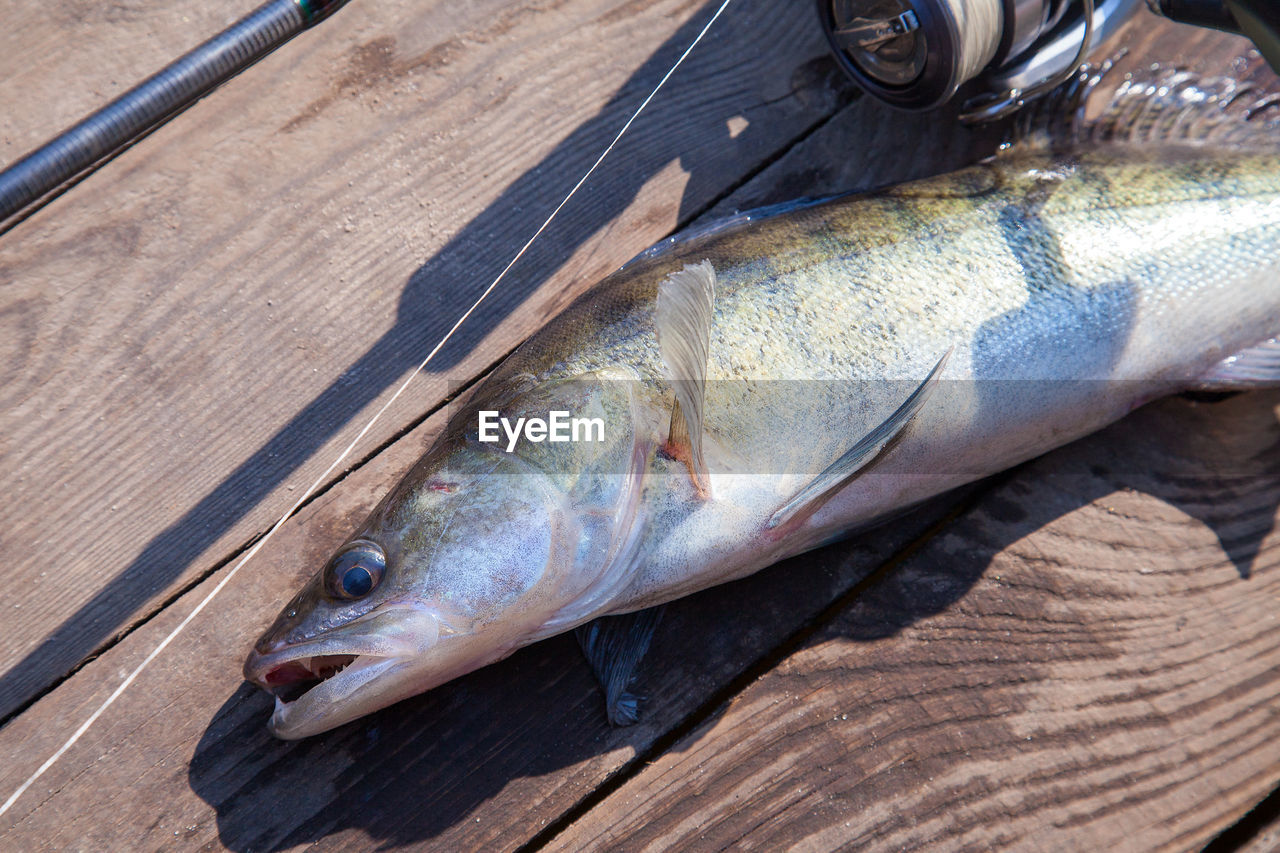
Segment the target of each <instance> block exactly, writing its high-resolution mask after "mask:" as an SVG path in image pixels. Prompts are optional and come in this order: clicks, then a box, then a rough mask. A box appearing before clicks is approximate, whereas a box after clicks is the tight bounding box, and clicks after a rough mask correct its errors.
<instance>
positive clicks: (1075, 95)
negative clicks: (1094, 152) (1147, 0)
mask: <svg viewBox="0 0 1280 853" xmlns="http://www.w3.org/2000/svg"><path fill="white" fill-rule="evenodd" d="M1114 65H1115V60H1114V59H1109V60H1107V61H1106V62H1103V63H1102V64H1101V65H1097V66H1092V65H1085V66H1082V67H1081V68H1080V70H1079V71H1078V72H1076V74H1075V75H1074V76H1073V77H1072V78H1071V79H1070V80H1069V81H1067V82H1066V83H1064V84H1063V85H1061V86H1059V87H1058V88H1057V89H1055V90H1054V91H1053V92H1051V93H1050V94H1048V95H1046V96H1045V97H1044V98H1042V99H1041V100H1039V101H1036V102H1035V103H1033V104H1031V105H1029V106H1028V107H1027V108H1026V109H1025V110H1023V111H1022V113H1021V114H1020V115H1019V116H1018V121H1017V123H1016V125H1015V128H1014V134H1013V138H1012V139H1011V140H1010V141H1009V142H1007V143H1006V144H1005V145H1004V146H1003V148H1002V149H1001V151H1002V152H1010V153H1016V152H1024V151H1028V150H1036V149H1042V150H1046V149H1047V150H1055V151H1056V150H1064V149H1075V148H1092V147H1096V146H1098V145H1146V146H1150V145H1159V144H1172V145H1186V146H1206V145H1211V146H1223V147H1234V148H1246V149H1259V150H1266V151H1277V152H1280V137H1278V136H1277V132H1278V129H1280V108H1278V107H1280V92H1277V91H1274V90H1272V89H1267V88H1262V87H1259V86H1257V85H1255V84H1254V83H1251V82H1247V81H1241V80H1237V79H1235V78H1232V77H1206V76H1202V75H1199V74H1196V73H1195V72H1192V71H1187V70H1185V69H1181V68H1165V67H1161V66H1160V65H1151V66H1150V67H1149V68H1147V69H1145V70H1144V71H1142V72H1139V73H1135V74H1128V75H1126V76H1125V77H1124V79H1123V80H1121V81H1119V84H1118V85H1117V86H1116V87H1115V90H1114V91H1113V92H1112V93H1111V95H1110V96H1109V97H1108V99H1107V101H1106V103H1105V104H1103V106H1102V108H1101V111H1099V112H1098V114H1097V115H1096V116H1095V117H1093V118H1089V117H1088V116H1087V115H1086V107H1087V106H1088V101H1089V98H1090V96H1091V95H1092V94H1093V92H1094V91H1095V90H1096V89H1097V88H1098V86H1099V84H1101V83H1102V82H1103V81H1104V80H1105V81H1107V82H1109V81H1110V78H1109V77H1108V75H1109V74H1110V73H1111V72H1112V70H1113V68H1114Z"/></svg>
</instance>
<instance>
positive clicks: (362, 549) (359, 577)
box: [324, 541, 387, 599]
mask: <svg viewBox="0 0 1280 853" xmlns="http://www.w3.org/2000/svg"><path fill="white" fill-rule="evenodd" d="M386 568H387V558H386V556H385V555H384V554H383V553H382V549H381V548H380V547H378V545H377V544H375V543H373V542H365V541H359V542H353V543H351V545H349V546H347V547H346V548H345V549H344V550H343V551H341V552H340V553H338V554H337V555H336V556H334V558H333V559H332V560H330V561H329V565H328V566H327V567H326V568H325V573H324V585H325V589H326V590H327V591H328V592H329V594H330V595H331V596H333V597H334V598H345V599H355V598H364V597H365V596H366V595H368V594H369V593H370V592H372V591H373V588H374V587H376V586H377V585H378V582H379V581H381V580H382V573H383V572H384V571H385V570H386Z"/></svg>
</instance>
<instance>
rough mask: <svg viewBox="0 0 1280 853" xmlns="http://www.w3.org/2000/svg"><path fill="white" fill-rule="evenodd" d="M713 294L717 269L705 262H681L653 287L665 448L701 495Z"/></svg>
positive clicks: (704, 490) (705, 489)
mask: <svg viewBox="0 0 1280 853" xmlns="http://www.w3.org/2000/svg"><path fill="white" fill-rule="evenodd" d="M715 292H716V271H715V268H714V267H712V266H711V262H710V261H703V262H702V263H700V264H686V265H685V267H684V269H682V270H679V271H678V272H673V273H672V274H671V275H669V276H667V277H666V279H664V280H663V282H662V283H661V284H659V285H658V303H657V307H656V309H655V311H654V325H655V326H656V327H657V330H658V350H659V352H660V353H661V354H662V362H663V364H664V365H666V368H667V378H668V379H670V380H671V385H672V387H673V389H674V390H675V395H676V400H675V404H674V405H673V406H672V407H671V426H670V429H669V431H668V435H667V446H666V450H667V452H668V453H669V454H670V455H671V456H673V457H674V458H676V459H679V460H681V461H682V462H684V463H685V464H686V465H688V466H689V476H690V477H691V478H692V479H693V485H694V488H696V489H697V490H698V493H699V494H701V495H703V496H706V495H707V494H709V493H710V488H711V481H710V479H709V478H708V476H707V463H706V460H705V459H704V458H703V455H702V427H703V422H702V416H703V408H704V403H705V397H706V390H707V356H708V352H709V350H710V347H711V318H712V315H713V313H714V311H715V299H716V297H715Z"/></svg>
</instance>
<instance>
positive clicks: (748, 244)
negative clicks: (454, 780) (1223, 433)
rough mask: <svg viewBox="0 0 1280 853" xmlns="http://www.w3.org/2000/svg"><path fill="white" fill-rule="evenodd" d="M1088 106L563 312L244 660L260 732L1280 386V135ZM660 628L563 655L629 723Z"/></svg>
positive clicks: (338, 713) (1127, 87)
mask: <svg viewBox="0 0 1280 853" xmlns="http://www.w3.org/2000/svg"><path fill="white" fill-rule="evenodd" d="M1097 79H1098V77H1097V75H1091V74H1087V73H1084V72H1082V73H1081V75H1080V76H1079V77H1078V78H1077V79H1076V80H1075V82H1074V83H1073V84H1072V85H1071V86H1070V87H1068V89H1067V90H1065V91H1063V92H1060V93H1059V94H1058V95H1057V96H1056V97H1055V98H1054V100H1053V101H1052V103H1050V104H1049V105H1047V106H1045V107H1043V108H1042V109H1041V110H1040V115H1039V116H1037V117H1036V118H1035V120H1034V121H1029V122H1028V125H1029V126H1028V127H1027V128H1024V133H1023V136H1022V138H1021V139H1020V140H1019V141H1018V142H1016V143H1015V144H1013V145H1012V146H1011V147H1010V149H1009V150H1008V151H1006V152H1004V153H1002V154H1001V155H1000V156H997V157H995V158H993V159H991V160H990V161H987V162H984V163H981V164H979V165H976V166H973V167H971V168H967V169H964V170H961V171H959V172H955V173H953V174H949V175H945V176H942V177H938V178H932V179H928V180H922V181H917V182H914V183H910V184H905V185H902V186H898V187H894V188H890V189H886V190H882V191H879V192H874V193H870V194H865V195H860V196H854V197H844V198H840V199H836V200H832V201H827V202H823V203H812V204H802V205H791V206H789V207H788V208H787V209H786V210H785V211H783V212H780V213H775V214H774V215H768V216H761V215H758V214H757V215H748V216H744V217H739V218H738V219H736V220H733V221H730V222H729V223H726V224H722V225H719V226H716V227H713V228H711V229H709V230H705V231H703V232H702V233H699V234H695V235H691V236H688V237H686V238H684V239H680V240H678V241H668V243H665V244H660V245H659V246H658V247H655V248H654V249H651V250H649V251H648V252H646V253H644V254H643V255H641V256H640V257H639V258H637V259H636V260H634V261H632V262H631V263H629V264H628V265H627V266H625V267H624V268H623V269H621V270H619V271H618V272H617V273H615V274H613V275H612V276H610V277H609V278H607V279H606V280H605V281H603V282H602V283H601V284H600V285H598V286H597V287H596V288H594V289H593V290H592V291H590V292H589V293H587V294H586V295H584V296H583V297H582V298H580V299H578V300H577V301H576V302H575V303H574V304H573V305H571V306H570V307H569V308H568V309H566V310H565V311H564V313H562V314H561V315H560V316H559V317H557V318H556V319H555V320H553V321H552V322H550V323H549V324H548V325H547V326H546V327H545V328H543V329H542V330H540V331H539V332H538V333H537V334H535V335H534V336H533V337H532V338H530V339H529V340H528V341H527V342H526V343H525V344H524V345H523V346H521V347H520V348H519V350H517V351H516V352H515V353H514V354H513V355H512V356H511V357H510V358H508V359H507V360H506V361H505V362H504V363H503V364H502V365H501V366H499V367H498V369H497V370H495V371H494V373H493V374H492V375H491V376H490V377H489V378H488V379H486V380H485V381H484V382H483V383H482V384H481V385H480V386H479V387H478V388H477V389H476V390H475V391H474V393H473V394H472V395H471V397H470V398H469V399H467V400H466V401H464V402H463V403H461V404H460V405H458V406H457V407H456V409H455V411H454V413H453V414H452V416H451V418H450V420H449V424H448V426H447V428H446V429H445V431H444V433H443V434H442V435H441V436H440V437H439V439H438V440H437V441H436V442H435V443H434V445H433V446H432V447H431V449H430V450H429V451H428V452H427V454H426V455H425V456H424V457H423V459H422V460H421V461H419V462H418V463H417V465H416V466H415V467H414V468H413V469H412V470H411V471H410V472H409V474H408V475H407V476H406V477H405V479H404V480H403V481H402V482H401V483H400V484H399V485H398V486H397V487H396V488H395V489H394V490H393V491H392V492H391V494H389V495H388V496H387V497H386V498H385V499H384V500H383V501H382V502H381V503H380V504H379V505H378V507H377V508H376V509H374V511H373V513H372V514H371V515H370V517H369V519H368V520H367V521H366V522H365V524H364V526H363V527H361V528H360V529H359V530H357V531H356V532H355V533H354V534H353V535H352V536H351V538H350V539H349V540H348V541H347V543H346V544H345V545H343V546H342V548H340V549H339V550H338V552H337V553H336V554H335V555H334V556H333V557H332V559H331V560H330V561H329V562H328V564H327V565H325V566H324V567H323V568H321V569H320V571H319V572H317V573H316V575H315V577H314V578H313V579H312V580H311V581H310V582H309V583H308V584H307V585H306V586H305V587H304V589H303V590H302V591H301V592H300V593H299V594H298V595H297V596H296V597H295V598H294V599H293V600H292V601H291V602H290V603H289V604H288V605H287V606H286V608H285V609H284V611H283V612H282V613H281V615H280V617H279V618H278V619H277V621H276V622H275V624H274V625H272V626H271V628H270V629H269V630H268V631H267V632H266V633H265V634H264V635H263V637H262V638H261V639H260V640H259V641H258V643H257V646H256V647H255V649H254V651H253V652H252V653H251V655H250V657H249V660H248V661H247V662H246V664H245V674H246V677H247V678H249V679H250V680H252V681H254V682H256V683H258V684H260V685H262V686H263V687H265V688H266V689H268V690H270V691H272V692H273V693H275V694H276V708H275V713H274V715H273V716H272V719H271V729H272V731H273V732H274V733H275V734H277V735H278V736H280V737H283V738H300V737H305V736H308V735H312V734H316V733H317V732H321V731H325V730H327V729H330V728H332V727H334V726H337V725H339V724H341V723H344V722H347V721H349V720H352V719H354V718H356V717H359V716H361V715H363V714H367V713H369V712H371V711H374V710H376V709H378V708H381V707H384V706H386V705H389V704H391V703H393V702H396V701H398V700H400V699H403V698H405V697H408V696H411V695H413V694H416V693H420V692H422V691H424V690H427V689H429V688H431V687H434V686H436V685H438V684H440V683H442V682H444V681H447V680H449V679H452V678H454V677H456V676H458V675H461V674H463V673H465V672H468V671H470V670H473V669H476V668H477V667H480V666H483V665H485V664H488V663H491V662H493V661H496V660H498V659H500V658H503V657H505V656H506V655H508V654H510V653H511V652H513V651H514V650H516V649H517V648H520V647H521V646H524V645H526V644H528V643H531V642H534V641H536V640H539V639H542V638H544V637H548V636H550V635H553V634H556V633H559V632H562V631H568V630H571V629H573V628H575V627H578V626H583V625H585V624H587V623H589V622H592V620H596V619H598V617H602V616H606V615H609V614H624V613H633V612H637V611H642V610H643V609H645V608H650V607H652V606H654V605H657V604H661V603H663V602H665V601H669V600H671V599H673V598H676V597H678V596H683V595H687V594H689V593H692V592H694V591H696V590H700V589H703V588H705V587H708V586H711V585H713V584H719V583H723V582H725V581H729V580H733V579H735V578H740V577H743V576H745V575H748V574H750V573H752V572H755V571H756V570H758V569H760V568H762V567H764V566H766V565H769V564H771V563H774V562H776V561H778V560H780V559H782V558H784V557H787V556H790V555H794V554H797V553H799V552H802V551H804V550H806V549H810V548H813V547H815V546H817V545H819V544H821V543H824V542H827V541H830V540H832V539H833V538H836V537H838V536H840V535H843V534H845V533H847V532H849V531H851V530H856V529H858V528H862V527H865V526H867V525H870V524H872V523H875V522H876V521H878V520H883V519H885V518H886V517H888V516H891V515H893V514H895V513H897V512H900V511H902V510H903V509H904V508H906V507H909V506H911V505H913V504H916V503H918V502H920V501H922V500H925V499H927V498H929V497H931V496H934V495H937V494H939V493H940V492H943V491H945V490H947V489H951V488H954V487H956V486H958V485H961V484H963V483H966V482H969V481H972V480H975V479H977V478H980V477H984V476H987V475H989V474H992V473H995V472H997V471H1000V470H1002V469H1004V468H1007V467H1009V466H1012V465H1014V464H1016V463H1019V462H1021V461H1023V460H1026V459H1029V458H1031V457H1033V456H1036V455H1038V454H1041V453H1044V452H1045V451H1047V450H1050V449H1052V448H1055V447H1058V446H1060V445H1062V444H1065V443H1066V442H1069V441H1071V440H1073V439H1075V438H1078V437H1080V436H1082V435H1085V434H1087V433H1089V432H1091V431H1094V430H1097V429H1099V428H1100V427H1102V426H1104V425H1106V424H1108V423H1111V422H1112V421H1115V420H1116V419H1118V418H1120V417H1122V416H1123V415H1124V414H1126V413H1127V412H1129V411H1131V410H1132V409H1134V408H1135V407H1137V406H1140V405H1142V404H1143V403H1144V402H1146V401H1148V400H1151V399H1153V398H1155V397H1158V396H1161V395H1164V394H1168V393H1172V392H1177V391H1180V390H1184V389H1188V388H1193V387H1211V388H1239V387H1248V386H1250V385H1253V384H1266V383H1271V382H1273V381H1275V380H1276V379H1278V378H1280V345H1277V344H1276V343H1275V342H1274V341H1273V340H1271V339H1272V338H1273V336H1275V335H1276V334H1277V333H1280V146H1278V145H1277V144H1276V141H1275V133H1276V125H1275V123H1274V122H1273V121H1271V120H1270V118H1271V117H1270V116H1269V114H1267V111H1266V110H1265V109H1259V110H1254V109H1253V107H1254V106H1255V102H1254V101H1252V100H1251V98H1250V97H1246V93H1247V90H1246V89H1245V88H1243V87H1241V86H1240V85H1239V84H1236V83H1234V82H1232V81H1229V80H1213V81H1201V80H1196V79H1195V78H1193V77H1191V76H1190V75H1188V74H1185V73H1177V72H1165V73H1163V74H1161V75H1159V76H1157V77H1154V78H1153V79H1151V80H1148V81H1146V82H1142V83H1140V82H1135V81H1129V82H1127V83H1125V84H1123V85H1122V86H1120V87H1119V89H1118V90H1117V92H1116V93H1115V94H1114V95H1113V96H1112V99H1111V100H1110V102H1109V103H1108V105H1107V106H1106V108H1105V109H1104V111H1103V112H1102V114H1101V116H1100V117H1099V118H1097V119H1095V120H1088V121H1086V120H1085V118H1084V117H1083V104H1084V101H1085V98H1086V96H1087V93H1088V92H1089V90H1090V88H1091V87H1092V86H1093V85H1094V84H1095V83H1096V81H1097ZM653 624H654V620H653V619H652V618H648V617H639V618H636V619H633V620H630V621H626V620H619V621H617V622H615V623H614V624H612V625H610V624H609V623H604V624H603V625H602V623H599V622H596V623H592V626H591V627H590V628H589V629H585V630H584V631H582V632H580V638H581V639H582V640H583V642H584V646H585V647H586V650H587V652H588V656H589V657H590V658H591V660H592V663H593V665H594V666H595V667H596V669H597V674H598V675H600V676H601V679H602V681H604V682H605V683H606V684H607V686H608V691H607V692H608V696H607V705H608V711H609V715H610V718H611V719H612V720H614V721H616V722H627V721H630V720H633V719H634V718H635V707H634V700H633V699H632V698H631V697H628V696H627V695H626V694H625V693H624V690H623V688H624V687H625V684H626V681H627V679H628V678H629V676H630V674H631V672H632V671H633V669H634V666H635V664H636V661H637V660H638V658H639V656H640V655H642V654H643V649H644V647H645V645H646V644H647V641H648V637H649V635H650V633H651V632H652V630H653ZM619 626H621V627H619ZM620 632H621V633H620ZM628 632H629V633H628Z"/></svg>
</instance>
